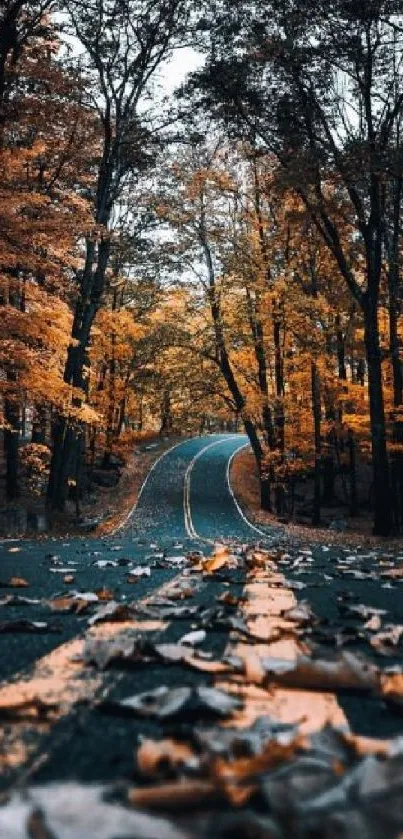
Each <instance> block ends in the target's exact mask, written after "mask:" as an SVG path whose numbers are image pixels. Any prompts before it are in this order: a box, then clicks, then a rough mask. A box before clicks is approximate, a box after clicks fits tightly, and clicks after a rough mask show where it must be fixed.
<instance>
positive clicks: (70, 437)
mask: <svg viewBox="0 0 403 839" xmlns="http://www.w3.org/2000/svg"><path fill="white" fill-rule="evenodd" d="M109 253H110V241H109V239H108V238H107V239H103V240H102V241H101V242H100V243H99V246H98V253H97V254H96V249H95V244H94V242H93V241H92V240H91V241H88V242H87V255H86V264H85V268H84V271H83V276H82V279H81V286H80V293H79V297H78V300H77V303H76V309H75V314H74V322H73V329H72V337H73V338H74V339H75V341H76V343H75V344H74V345H73V346H70V347H69V349H68V354H67V362H66V368H65V371H64V380H65V382H67V383H68V384H70V385H72V386H73V387H74V388H77V389H78V390H79V391H81V393H82V397H76V398H75V399H74V400H73V406H74V408H76V409H79V408H80V407H81V406H82V404H83V403H84V402H85V399H86V395H87V391H88V378H87V376H86V372H85V371H86V367H87V366H88V344H89V339H90V334H91V328H92V325H93V322H94V319H95V316H96V314H97V311H98V309H99V306H100V303H101V299H102V294H103V290H104V286H105V274H106V269H107V265H108V259H109ZM95 263H96V268H95V270H94V264H95ZM84 439H85V438H84V429H83V427H82V425H81V424H80V423H79V422H78V421H76V420H75V419H74V418H73V419H71V418H68V417H65V416H59V417H57V418H56V420H55V424H54V428H53V452H52V460H51V464H50V473H49V484H48V503H49V506H50V507H53V508H54V509H57V510H59V511H62V510H63V509H64V507H65V504H66V501H67V498H68V496H69V487H70V486H71V485H73V483H74V482H76V481H77V475H79V476H80V480H81V478H82V477H83V475H84V469H83V465H81V464H80V466H79V468H78V466H77V457H78V456H79V455H80V456H81V457H82V458H85V444H84V442H83V441H84ZM77 491H79V489H77Z"/></svg>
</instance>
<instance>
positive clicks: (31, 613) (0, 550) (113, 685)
mask: <svg viewBox="0 0 403 839" xmlns="http://www.w3.org/2000/svg"><path fill="white" fill-rule="evenodd" d="M245 442H246V438H244V437H242V435H237V436H234V435H209V436H208V437H204V438H197V439H192V440H189V441H186V442H183V443H181V444H180V445H179V446H176V447H175V448H174V449H173V450H171V451H170V452H168V453H166V454H165V455H164V456H163V457H162V458H161V459H160V460H159V461H158V462H157V464H156V465H155V468H154V469H153V470H152V471H151V473H150V475H149V477H148V479H147V482H146V484H145V486H144V487H143V490H142V492H141V495H140V499H139V502H138V505H137V508H136V510H135V511H134V512H133V514H132V515H131V516H130V517H129V519H128V521H127V522H126V524H125V526H124V528H123V529H122V530H121V531H119V532H118V533H116V534H115V535H114V536H111V537H108V538H103V539H96V538H90V537H83V538H74V539H63V540H55V539H51V538H48V539H46V540H32V541H31V540H13V541H4V542H3V543H2V544H1V545H0V582H1V583H2V584H4V583H7V582H8V581H9V580H10V578H11V577H12V576H18V577H22V578H24V579H25V580H26V581H27V582H28V584H29V586H28V587H26V588H19V589H15V588H9V587H6V586H2V587H1V588H0V599H1V598H3V597H4V596H6V595H7V594H10V593H13V594H17V595H22V596H26V597H29V598H32V599H38V600H40V602H39V603H38V604H24V605H15V606H13V605H4V606H0V622H1V621H9V620H13V619H28V620H33V621H44V622H46V623H48V624H49V627H48V629H47V630H46V631H45V632H43V633H40V634H37V633H32V634H31V633H30V634H27V633H22V632H10V633H3V632H0V679H1V680H2V682H3V683H7V682H9V681H10V680H11V681H12V680H15V679H20V678H21V677H25V676H27V677H29V675H30V673H31V672H32V671H33V668H34V667H35V662H36V660H37V659H39V658H40V657H42V656H45V655H46V654H47V653H48V652H49V651H51V650H52V649H53V648H54V647H56V646H58V645H60V644H63V643H65V642H66V641H68V640H70V639H72V638H74V637H76V636H82V635H84V633H85V631H86V629H87V620H88V615H82V616H77V615H72V614H51V613H50V611H49V607H48V606H47V605H46V602H44V601H46V599H48V598H51V597H54V596H55V595H56V594H64V593H67V592H68V591H71V590H77V591H96V590H99V589H102V588H107V589H109V590H111V591H113V593H114V595H115V599H117V600H119V601H121V600H124V599H125V598H127V600H129V601H133V600H137V599H138V600H140V599H142V598H144V597H145V596H146V595H147V596H148V595H149V594H150V593H152V591H153V590H156V589H158V588H160V587H161V585H163V584H164V583H166V582H168V581H169V580H171V579H173V578H174V577H175V576H176V575H177V573H178V571H177V568H175V566H173V567H168V568H167V567H158V556H159V555H160V554H164V556H165V557H167V558H169V557H176V556H183V555H184V554H186V553H187V552H188V551H189V550H195V549H196V550H201V551H202V552H203V553H205V554H206V555H208V554H209V553H210V552H211V549H212V543H213V542H214V541H215V540H216V541H220V540H222V539H224V540H226V539H231V540H237V541H239V542H241V543H254V544H256V543H260V544H263V545H264V546H266V547H272V548H273V549H275V550H277V548H281V552H282V554H283V555H284V554H285V557H284V558H283V559H282V560H281V561H280V564H279V569H281V570H282V572H283V573H284V574H285V577H286V579H289V580H292V581H294V582H295V581H297V582H298V583H301V584H303V585H304V588H302V587H301V590H298V591H295V595H296V597H297V598H298V599H300V600H308V601H309V603H310V604H311V606H312V608H313V609H314V611H315V613H316V614H317V615H318V617H319V618H321V619H322V621H324V622H325V626H327V628H328V634H329V639H330V640H329V642H328V644H327V646H326V648H325V649H328V651H329V654H330V655H331V654H333V653H334V643H333V641H332V638H334V636H335V635H336V633H337V631H338V630H339V629H340V628H342V627H343V626H345V625H346V623H348V625H349V626H351V622H352V621H351V616H350V615H347V616H346V612H345V604H346V603H364V604H366V605H368V606H372V607H375V608H381V609H385V610H386V611H387V620H388V621H390V622H391V623H397V624H403V582H400V580H396V581H390V580H388V579H387V578H384V577H380V576H379V568H380V566H379V561H380V560H381V561H383V562H385V563H386V565H385V566H382V567H384V568H386V569H387V568H388V567H389V565H388V563H395V562H396V560H397V561H398V557H392V556H389V555H388V554H389V552H388V549H387V545H385V550H384V551H382V550H380V551H379V552H377V553H376V552H373V553H372V554H371V552H368V551H366V550H364V549H362V550H359V549H358V550H356V551H351V550H350V549H347V548H346V549H343V548H333V547H329V546H327V545H326V544H324V545H323V546H321V545H317V546H307V545H304V546H298V545H296V544H295V543H294V544H293V545H292V546H290V545H288V544H287V538H286V537H285V536H284V534H283V533H280V532H276V530H275V529H267V531H266V530H265V531H263V530H261V529H258V530H257V529H256V528H254V527H253V526H251V525H250V524H249V523H248V522H247V521H246V519H245V518H243V517H242V514H241V512H240V510H239V509H238V507H237V505H236V502H235V500H234V498H233V496H232V493H231V491H230V488H229V485H228V474H227V473H228V464H229V461H230V458H231V456H232V455H233V453H234V452H235V451H236V450H237V449H238V448H240V447H241V446H243V445H245ZM185 487H187V489H186V491H184V489H185ZM184 497H185V498H187V499H188V505H184ZM301 547H302V548H303V549H305V550H307V549H308V550H310V549H311V550H312V553H311V554H305V555H303V554H301V553H300V548H301ZM15 549H18V550H15ZM301 556H303V557H305V558H304V559H303V560H302V561H300V562H299V563H298V562H297V560H298V557H301ZM105 560H106V561H108V562H109V563H111V564H110V565H108V566H107V567H99V563H102V562H104V561H105ZM402 560H403V557H402ZM162 564H164V563H162ZM138 565H152V566H153V567H152V569H151V575H150V577H146V578H141V579H140V580H139V582H138V583H136V584H135V586H134V585H133V584H130V583H128V582H127V575H128V571H130V567H133V568H134V567H136V566H138ZM350 570H351V571H353V572H354V571H358V576H359V577H360V578H359V579H357V578H356V577H354V573H353V574H350V573H349V571H350ZM66 573H71V574H73V576H74V582H73V583H72V584H69V585H66V584H65V583H64V582H63V580H64V577H65V574H66ZM362 577H363V578H362ZM243 583H244V579H243V576H242V573H239V574H238V575H237V576H236V577H235V578H232V580H231V584H230V586H228V583H225V581H222V580H221V579H218V580H215V579H214V577H213V578H212V579H211V581H208V582H206V581H204V582H203V584H202V585H201V586H200V588H199V590H198V591H197V594H196V596H195V598H192V605H197V606H199V605H200V606H202V605H206V606H208V605H211V604H212V603H213V602H215V599H216V597H217V596H219V595H220V593H222V592H223V591H228V589H230V590H231V591H233V592H234V594H236V595H239V594H240V593H241V592H242V587H243ZM353 624H354V625H355V626H356V627H357V628H358V629H359V622H358V621H355V622H354V621H353ZM193 627H194V620H192V619H188V620H172V621H171V623H170V625H169V626H168V628H167V629H166V630H164V631H163V632H162V633H159V635H158V638H159V640H163V641H169V642H171V641H172V642H174V641H177V640H178V639H179V638H180V637H181V636H182V635H183V634H184V633H185V632H188V631H190V629H192V628H193ZM353 634H354V633H353ZM227 641H228V636H227V632H226V631H220V630H215V629H214V628H213V629H212V630H211V631H210V632H209V633H208V638H207V641H206V642H205V644H204V645H203V648H204V649H205V650H206V651H210V652H212V653H213V655H214V657H216V656H219V655H221V654H222V652H223V650H224V648H225V645H226V643H227ZM322 642H323V639H322ZM347 648H348V649H352V650H353V651H362V652H365V653H366V654H368V644H365V643H364V642H363V640H362V639H361V638H360V637H359V634H358V633H357V637H356V638H355V640H354V639H353V641H352V642H351V644H349V645H348V647H347ZM393 652H394V655H393V656H391V657H390V658H388V659H387V660H386V662H385V658H384V657H382V659H380V658H377V657H376V656H374V660H376V661H378V662H380V663H381V664H382V666H385V664H386V665H393V664H394V663H400V664H401V663H402V656H401V650H399V648H397V649H396V650H394V651H393ZM200 682H204V683H206V684H209V683H210V682H211V678H210V677H209V676H207V675H206V676H205V675H202V674H200V673H198V672H193V671H191V670H189V671H186V674H185V675H184V668H181V667H179V666H170V667H166V666H156V665H147V666H144V667H141V668H136V670H127V671H114V670H110V671H107V672H106V673H105V681H104V692H105V695H106V694H107V695H108V697H109V698H121V697H125V696H128V695H131V694H134V693H138V692H140V691H144V690H149V689H153V688H155V687H157V686H159V685H161V684H166V685H169V686H171V685H179V684H180V685H183V684H187V685H191V684H196V683H197V684H200ZM338 699H339V702H340V704H341V705H342V707H343V709H344V711H345V713H346V716H347V718H348V721H349V723H350V725H351V727H352V729H353V730H354V731H356V732H357V733H361V734H366V735H370V736H377V737H388V736H391V735H393V736H394V735H398V734H403V716H400V715H399V714H398V713H396V712H395V711H393V712H392V711H391V710H390V708H387V707H386V706H385V705H384V703H382V702H381V701H380V700H377V699H373V698H362V697H357V696H350V695H349V696H346V695H340V696H339V697H338ZM164 731H165V733H167V730H166V727H165V728H164ZM161 733H162V729H161V728H160V725H159V723H158V722H152V721H145V720H135V719H133V720H132V719H130V720H129V719H127V718H126V717H125V718H120V717H118V716H113V715H105V714H102V713H101V712H100V711H97V710H94V709H93V708H91V707H89V706H87V705H85V704H83V705H82V706H77V707H76V708H75V709H74V711H73V712H71V713H70V714H69V715H68V716H67V717H64V718H63V719H61V720H60V721H59V722H58V723H57V724H56V725H55V726H54V727H53V728H52V731H51V733H50V734H47V735H44V736H43V738H42V739H41V741H40V743H38V745H37V754H40V753H42V754H43V755H46V758H45V759H44V760H43V761H42V762H41V763H40V765H38V768H35V769H34V768H33V769H32V771H31V773H30V780H31V781H35V782H36V781H40V782H43V781H48V780H54V779H60V780H61V779H72V778H73V779H79V780H86V781H89V780H97V781H98V780H99V781H101V780H102V781H108V780H113V781H116V780H117V779H119V778H121V779H124V780H127V779H128V778H129V779H130V778H132V777H133V773H134V771H135V770H134V758H133V754H134V749H135V746H136V744H137V743H138V741H139V738H140V737H144V736H157V735H159V734H161ZM34 764H35V760H34V759H33V760H32V766H34ZM16 780H18V772H17V773H14V774H13V773H11V774H10V773H3V774H2V776H1V777H0V788H3V789H5V788H7V787H9V786H10V784H13V783H15V782H16Z"/></svg>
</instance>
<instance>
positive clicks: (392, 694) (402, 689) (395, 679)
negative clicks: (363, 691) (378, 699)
mask: <svg viewBox="0 0 403 839" xmlns="http://www.w3.org/2000/svg"><path fill="white" fill-rule="evenodd" d="M381 696H383V697H384V698H385V699H390V700H392V701H393V700H396V701H400V702H402V700H403V673H392V674H391V675H390V676H389V675H382V676H381Z"/></svg>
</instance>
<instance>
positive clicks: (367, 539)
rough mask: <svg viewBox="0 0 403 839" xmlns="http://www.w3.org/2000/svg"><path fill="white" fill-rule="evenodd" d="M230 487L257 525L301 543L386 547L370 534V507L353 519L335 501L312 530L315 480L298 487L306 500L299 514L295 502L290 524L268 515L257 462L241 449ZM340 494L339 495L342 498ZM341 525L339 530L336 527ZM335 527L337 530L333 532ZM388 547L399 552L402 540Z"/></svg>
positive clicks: (391, 541) (364, 482)
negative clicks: (310, 509)
mask: <svg viewBox="0 0 403 839" xmlns="http://www.w3.org/2000/svg"><path fill="white" fill-rule="evenodd" d="M360 479H361V480H360V483H361V490H362V494H363V495H364V492H365V488H366V486H368V483H367V481H368V477H367V475H366V474H365V473H364V474H361V475H360ZM231 485H232V488H233V490H234V493H235V496H236V498H237V499H238V501H239V503H240V505H241V507H242V509H243V510H244V512H245V513H246V515H247V516H248V518H249V519H250V520H251V521H253V522H254V523H255V524H257V525H263V526H271V527H276V528H277V529H279V530H281V531H283V533H284V535H287V534H288V535H289V536H290V538H294V539H297V540H300V541H301V542H314V543H321V542H323V541H325V542H326V543H327V544H333V545H344V546H348V545H351V546H353V547H355V546H357V545H363V546H364V545H367V546H368V547H371V546H372V547H376V546H377V545H384V544H385V539H383V538H382V539H381V538H378V537H376V536H373V535H372V533H371V528H372V517H371V512H370V510H369V509H368V507H363V508H362V510H361V511H360V514H359V516H356V517H354V518H352V517H350V516H349V515H348V512H347V509H346V505H345V504H343V503H342V502H341V501H340V502H337V501H336V502H335V503H334V504H333V505H332V506H331V507H327V506H325V505H324V506H323V508H322V521H323V526H322V527H313V526H312V525H311V524H310V521H309V515H304V512H305V510H306V509H307V508H308V507H309V502H310V500H311V499H312V497H313V481H312V480H309V479H307V480H306V481H305V482H304V483H301V484H299V485H298V487H297V495H298V496H301V498H300V499H299V503H301V500H302V499H303V511H302V512H301V513H299V512H298V500H297V503H296V508H297V512H296V513H295V514H294V517H293V518H292V519H291V520H290V521H289V522H287V523H284V522H282V521H279V520H278V518H277V516H276V515H275V514H272V513H267V512H265V511H264V510H262V509H261V508H260V488H259V479H258V475H257V471H256V465H255V459H254V456H253V454H252V452H250V451H249V450H245V449H242V450H241V451H240V452H239V453H238V454H237V455H236V457H235V458H234V460H233V461H232V465H231ZM340 494H341V493H340V492H339V493H338V495H339V497H340ZM338 526H340V528H341V529H340V531H338V530H337V529H336V528H337V527H338ZM333 527H334V528H335V529H333ZM387 544H388V546H389V547H391V548H396V549H397V550H400V549H401V548H402V547H403V539H402V538H401V537H400V538H396V539H388V541H387Z"/></svg>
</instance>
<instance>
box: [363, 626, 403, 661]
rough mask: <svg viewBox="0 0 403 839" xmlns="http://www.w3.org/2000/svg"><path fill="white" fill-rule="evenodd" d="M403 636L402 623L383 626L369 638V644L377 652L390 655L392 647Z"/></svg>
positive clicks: (396, 644) (398, 642)
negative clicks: (381, 629) (380, 630)
mask: <svg viewBox="0 0 403 839" xmlns="http://www.w3.org/2000/svg"><path fill="white" fill-rule="evenodd" d="M402 636H403V625H401V624H395V625H391V626H385V628H384V630H383V631H382V632H377V633H376V635H373V636H372V638H370V644H371V646H372V647H373V648H374V650H376V651H377V652H378V653H382V654H383V655H390V654H391V653H392V652H393V648H394V647H397V646H398V644H400V641H401V639H402Z"/></svg>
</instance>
